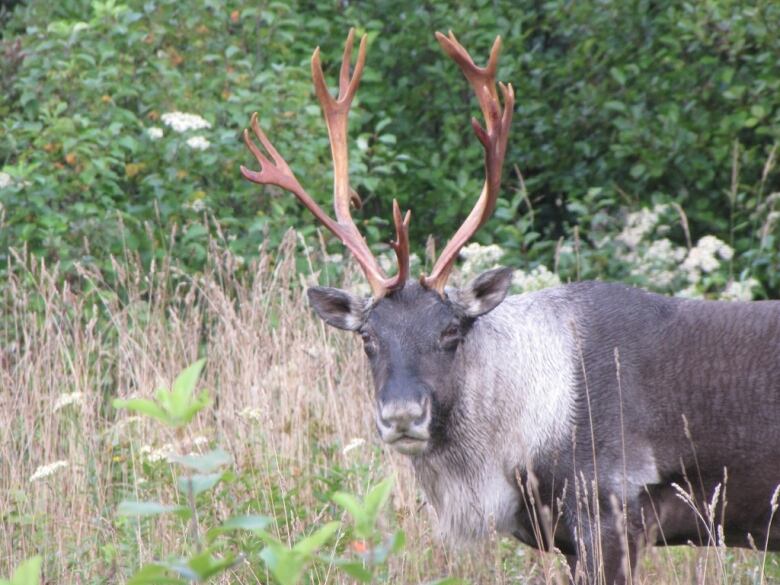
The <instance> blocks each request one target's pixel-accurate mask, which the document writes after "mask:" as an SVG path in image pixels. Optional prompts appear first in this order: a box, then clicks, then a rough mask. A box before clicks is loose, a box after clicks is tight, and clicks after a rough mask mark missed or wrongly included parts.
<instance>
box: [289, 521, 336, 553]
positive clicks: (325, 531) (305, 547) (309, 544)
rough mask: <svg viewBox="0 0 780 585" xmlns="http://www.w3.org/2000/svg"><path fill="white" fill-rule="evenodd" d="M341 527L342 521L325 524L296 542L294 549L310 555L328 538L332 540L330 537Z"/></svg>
mask: <svg viewBox="0 0 780 585" xmlns="http://www.w3.org/2000/svg"><path fill="white" fill-rule="evenodd" d="M340 527H341V522H338V521H333V522H328V523H327V524H326V525H325V526H322V527H320V528H318V529H317V530H315V531H314V532H313V533H312V534H310V535H309V536H307V537H306V538H303V539H301V540H299V541H298V542H297V543H295V546H293V550H295V551H297V552H299V553H302V554H304V555H310V554H312V553H314V552H315V551H317V550H318V549H319V548H320V547H321V546H322V545H323V544H325V543H326V542H328V540H330V538H331V537H332V536H333V535H334V534H335V533H336V531H337V530H338V529H339V528H340Z"/></svg>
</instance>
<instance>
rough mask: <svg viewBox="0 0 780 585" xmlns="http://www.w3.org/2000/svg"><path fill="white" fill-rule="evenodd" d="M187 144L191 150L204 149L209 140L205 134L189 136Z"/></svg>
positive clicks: (208, 144)
mask: <svg viewBox="0 0 780 585" xmlns="http://www.w3.org/2000/svg"><path fill="white" fill-rule="evenodd" d="M187 146H189V147H190V148H191V149H193V150H206V149H207V148H208V147H209V146H211V142H209V140H208V138H206V137H205V136H191V137H190V138H188V139H187Z"/></svg>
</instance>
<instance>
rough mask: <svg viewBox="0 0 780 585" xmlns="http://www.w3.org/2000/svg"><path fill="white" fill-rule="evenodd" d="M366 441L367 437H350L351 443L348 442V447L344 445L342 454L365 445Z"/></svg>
mask: <svg viewBox="0 0 780 585" xmlns="http://www.w3.org/2000/svg"><path fill="white" fill-rule="evenodd" d="M365 443H366V440H365V439H361V438H359V437H355V438H353V439H350V441H349V443H347V445H346V447H344V448H343V449H342V450H341V453H342V455H346V454H347V453H349V452H350V451H353V450H355V449H357V448H358V447H362V446H363V445H365Z"/></svg>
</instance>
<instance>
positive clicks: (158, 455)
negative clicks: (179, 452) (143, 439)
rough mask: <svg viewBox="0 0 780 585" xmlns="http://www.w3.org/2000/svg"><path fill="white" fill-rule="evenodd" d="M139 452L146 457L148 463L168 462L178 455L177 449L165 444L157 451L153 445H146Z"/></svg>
mask: <svg viewBox="0 0 780 585" xmlns="http://www.w3.org/2000/svg"><path fill="white" fill-rule="evenodd" d="M139 452H140V453H141V455H145V456H146V460H147V461H149V462H151V463H155V462H157V461H167V460H168V458H169V457H170V456H171V455H176V447H175V446H174V445H172V444H171V443H165V444H164V445H163V446H162V447H159V448H157V449H155V448H154V447H152V446H151V445H144V446H143V447H141V449H140V450H139Z"/></svg>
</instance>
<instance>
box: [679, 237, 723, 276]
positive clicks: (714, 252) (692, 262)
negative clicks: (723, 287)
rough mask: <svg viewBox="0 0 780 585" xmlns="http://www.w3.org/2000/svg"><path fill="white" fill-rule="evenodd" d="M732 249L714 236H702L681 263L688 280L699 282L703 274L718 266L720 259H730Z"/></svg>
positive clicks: (712, 270)
mask: <svg viewBox="0 0 780 585" xmlns="http://www.w3.org/2000/svg"><path fill="white" fill-rule="evenodd" d="M733 257H734V250H733V249H732V248H731V246H729V245H728V244H726V243H725V242H723V241H721V240H719V239H718V238H716V237H715V236H704V237H703V238H701V239H700V240H699V242H698V243H697V244H696V246H695V247H693V248H691V250H690V251H689V252H688V256H687V257H686V258H685V260H684V261H683V263H682V268H683V270H685V271H686V272H687V273H688V280H689V281H690V282H699V281H700V280H701V277H702V275H703V274H706V273H710V272H714V271H715V270H717V269H718V268H719V267H720V261H721V260H726V261H728V260H731V259H732V258H733Z"/></svg>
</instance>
